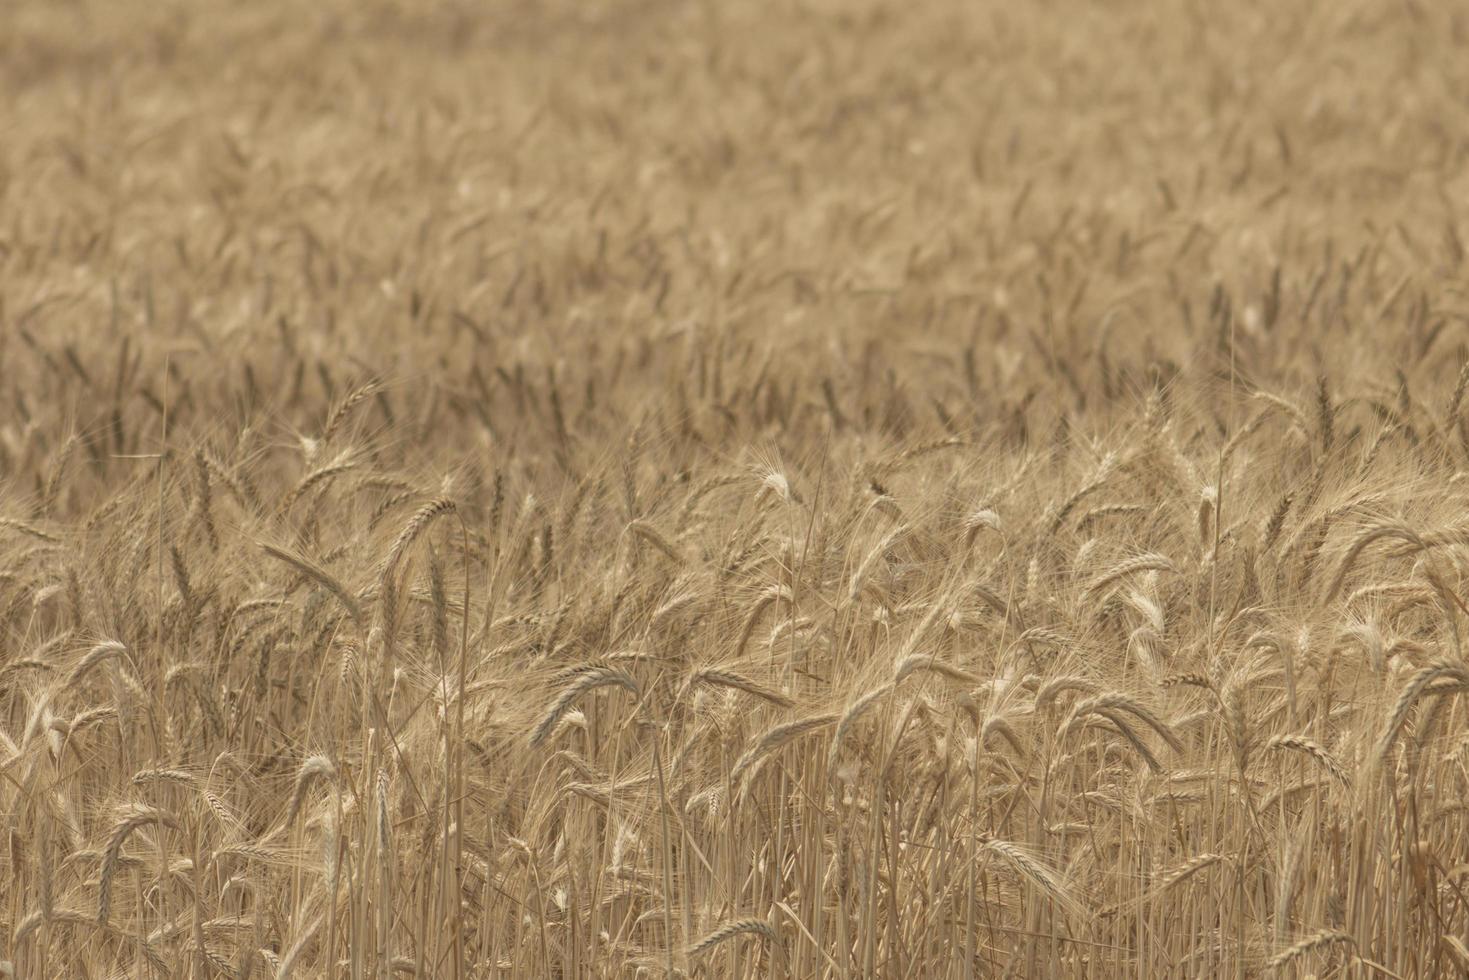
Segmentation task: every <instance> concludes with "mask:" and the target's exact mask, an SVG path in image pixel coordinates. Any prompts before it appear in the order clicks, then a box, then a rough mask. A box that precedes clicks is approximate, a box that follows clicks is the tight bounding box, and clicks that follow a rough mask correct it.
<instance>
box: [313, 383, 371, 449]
mask: <svg viewBox="0 0 1469 980" xmlns="http://www.w3.org/2000/svg"><path fill="white" fill-rule="evenodd" d="M380 388H381V385H380V384H379V383H378V382H377V381H376V380H375V379H374V380H369V381H367V382H365V383H364V384H361V385H358V386H357V387H356V388H353V389H352V390H351V391H350V392H348V393H347V395H346V397H344V398H343V399H342V400H341V401H340V402H338V403H337V406H336V407H335V408H333V409H332V413H331V415H330V416H329V417H328V418H327V421H326V425H325V426H323V427H322V430H321V442H322V444H323V445H325V444H327V443H329V442H331V441H332V437H333V436H335V435H336V434H337V432H338V431H339V430H340V429H341V427H342V426H343V424H345V423H346V421H347V417H348V416H350V415H351V414H352V410H353V409H355V408H356V407H357V406H358V405H360V404H362V403H363V402H364V401H366V400H367V399H368V398H371V397H372V396H373V395H375V394H377V392H378V391H379V389H380Z"/></svg>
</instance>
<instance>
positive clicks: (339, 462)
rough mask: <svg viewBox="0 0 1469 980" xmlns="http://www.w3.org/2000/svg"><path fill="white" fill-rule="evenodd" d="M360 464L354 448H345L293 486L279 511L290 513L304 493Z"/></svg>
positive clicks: (282, 500)
mask: <svg viewBox="0 0 1469 980" xmlns="http://www.w3.org/2000/svg"><path fill="white" fill-rule="evenodd" d="M359 465H361V464H360V462H359V461H358V460H357V459H356V457H355V454H354V453H353V451H352V450H350V449H347V450H343V451H342V452H340V453H338V454H337V455H336V457H334V458H333V459H332V460H331V462H329V463H327V464H325V465H324V466H319V467H317V468H316V469H314V470H312V471H311V472H310V473H307V474H306V475H305V476H304V477H302V478H301V482H299V483H297V484H296V485H295V486H294V487H292V488H291V490H290V492H288V493H287V494H286V495H285V496H284V497H282V498H281V502H280V505H279V506H278V507H277V508H276V511H277V513H279V514H282V515H284V514H287V513H289V512H290V510H291V507H292V506H293V505H294V504H295V503H296V501H297V500H300V499H301V497H302V496H303V495H305V494H306V493H308V492H310V491H311V490H312V489H313V488H315V487H318V486H321V485H323V484H325V483H328V482H330V481H331V480H333V479H335V478H336V477H338V476H341V475H342V474H343V473H349V472H351V471H352V470H355V469H356V468H357V467H358V466H359Z"/></svg>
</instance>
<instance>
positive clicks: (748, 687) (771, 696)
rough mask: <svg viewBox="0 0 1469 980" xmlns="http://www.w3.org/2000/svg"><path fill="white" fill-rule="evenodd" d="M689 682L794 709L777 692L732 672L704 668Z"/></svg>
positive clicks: (791, 702) (785, 698)
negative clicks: (725, 688) (724, 689)
mask: <svg viewBox="0 0 1469 980" xmlns="http://www.w3.org/2000/svg"><path fill="white" fill-rule="evenodd" d="M691 680H692V682H693V683H694V684H710V685H713V686H715V687H729V688H734V689H735V690H739V691H744V692H745V693H746V694H750V695H753V696H755V697H757V698H760V699H761V700H762V701H769V702H770V703H771V704H775V705H779V706H780V707H782V708H792V707H795V702H794V701H792V700H791V699H790V698H788V697H786V696H785V695H784V694H781V693H780V692H779V691H776V690H773V689H771V688H768V687H766V686H764V685H763V684H758V683H756V682H755V681H752V680H750V679H749V678H748V677H745V676H744V675H743V674H737V673H735V672H734V671H732V670H720V669H718V668H716V667H706V668H704V669H703V670H700V671H697V672H695V673H694V675H693V677H692V678H691Z"/></svg>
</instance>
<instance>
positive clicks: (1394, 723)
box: [1373, 664, 1469, 763]
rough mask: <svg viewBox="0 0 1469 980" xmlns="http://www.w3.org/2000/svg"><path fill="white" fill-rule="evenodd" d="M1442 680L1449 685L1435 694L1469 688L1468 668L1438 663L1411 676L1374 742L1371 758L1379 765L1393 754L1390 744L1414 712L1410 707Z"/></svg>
mask: <svg viewBox="0 0 1469 980" xmlns="http://www.w3.org/2000/svg"><path fill="white" fill-rule="evenodd" d="M1443 680H1447V681H1449V682H1451V685H1452V686H1451V687H1449V688H1447V689H1446V690H1445V691H1440V692H1438V693H1446V691H1447V690H1462V689H1463V688H1465V687H1469V669H1466V668H1463V667H1459V666H1457V665H1454V664H1439V665H1437V666H1434V667H1425V668H1423V669H1422V670H1420V671H1418V672H1417V673H1416V674H1414V675H1413V677H1412V679H1411V680H1409V681H1408V684H1407V686H1406V687H1404V688H1403V691H1402V693H1401V694H1399V695H1398V700H1397V702H1396V703H1395V704H1394V705H1393V709H1392V712H1391V713H1390V714H1389V715H1388V720H1387V725H1386V726H1385V727H1384V728H1383V731H1382V735H1381V736H1380V737H1379V738H1378V740H1377V745H1376V746H1375V748H1374V751H1373V756H1374V758H1375V759H1376V760H1377V762H1378V763H1381V762H1382V761H1383V760H1385V759H1386V758H1387V756H1388V754H1389V753H1391V752H1392V746H1393V742H1395V741H1396V740H1397V737H1398V733H1399V732H1401V731H1402V728H1403V723H1404V722H1405V721H1407V718H1408V712H1410V711H1412V710H1413V705H1414V704H1416V703H1417V701H1418V699H1419V698H1420V697H1422V696H1423V695H1424V694H1425V693H1428V694H1431V693H1433V692H1432V691H1431V690H1430V688H1429V685H1430V684H1435V683H1436V682H1438V681H1443Z"/></svg>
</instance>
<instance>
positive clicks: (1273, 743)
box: [1265, 735, 1352, 787]
mask: <svg viewBox="0 0 1469 980" xmlns="http://www.w3.org/2000/svg"><path fill="white" fill-rule="evenodd" d="M1265 747H1266V748H1268V749H1275V750H1281V749H1289V750H1291V751H1295V752H1301V753H1304V754H1305V755H1308V756H1310V757H1311V758H1312V759H1315V760H1316V762H1317V763H1318V764H1320V766H1321V767H1322V768H1323V769H1325V770H1326V771H1327V772H1329V773H1330V774H1331V775H1332V776H1334V777H1336V780H1337V782H1339V783H1341V784H1342V786H1345V787H1350V786H1351V785H1352V779H1351V776H1349V775H1348V774H1347V770H1346V767H1345V766H1343V765H1342V764H1341V763H1340V762H1339V761H1337V758H1336V756H1334V755H1332V754H1331V753H1330V752H1328V751H1326V749H1325V748H1323V747H1322V746H1321V745H1320V743H1318V742H1315V741H1313V740H1312V739H1309V738H1307V737H1306V736H1304V735H1276V736H1274V737H1273V738H1271V739H1270V741H1269V742H1267V743H1265Z"/></svg>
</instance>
